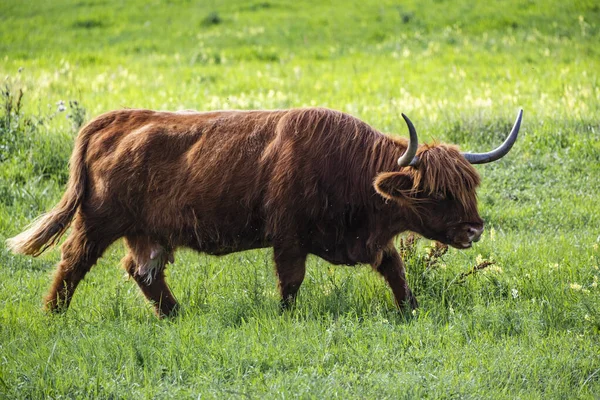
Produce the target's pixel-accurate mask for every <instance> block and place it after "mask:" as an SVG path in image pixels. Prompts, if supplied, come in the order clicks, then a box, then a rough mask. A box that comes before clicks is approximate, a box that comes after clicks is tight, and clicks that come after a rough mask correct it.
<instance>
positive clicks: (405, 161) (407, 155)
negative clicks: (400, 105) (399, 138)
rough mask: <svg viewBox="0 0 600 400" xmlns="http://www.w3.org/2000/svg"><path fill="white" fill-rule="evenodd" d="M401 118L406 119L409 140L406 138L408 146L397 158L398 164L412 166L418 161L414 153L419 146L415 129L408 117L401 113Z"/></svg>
mask: <svg viewBox="0 0 600 400" xmlns="http://www.w3.org/2000/svg"><path fill="white" fill-rule="evenodd" d="M402 118H404V121H406V125H407V126H408V134H409V140H408V146H407V147H406V151H405V152H404V154H403V155H402V156H401V157H400V158H399V159H398V165H399V166H401V167H406V166H409V165H410V166H414V165H415V164H416V163H417V161H418V158H416V157H415V154H417V148H418V147H419V139H418V138H417V130H416V129H415V127H414V125H413V124H412V122H410V119H408V117H407V116H406V115H404V114H402Z"/></svg>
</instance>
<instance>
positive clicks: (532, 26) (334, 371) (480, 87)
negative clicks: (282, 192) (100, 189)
mask: <svg viewBox="0 0 600 400" xmlns="http://www.w3.org/2000/svg"><path fill="white" fill-rule="evenodd" d="M0 78H1V79H2V82H1V91H2V97H1V99H0V102H1V105H2V107H1V110H0V240H1V243H2V244H0V273H1V276H2V278H1V279H0V398H6V399H20V398H23V399H41V398H57V399H58V398H77V399H82V398H94V399H103V398H108V399H140V398H176V399H179V398H181V399H186V398H219V399H220V398H240V399H244V398H315V399H321V398H344V399H347V398H390V399H401V398H493V399H497V398H508V399H514V398H522V399H550V398H564V399H567V398H568V399H572V398H590V399H593V398H600V288H599V287H598V284H599V279H600V270H599V265H600V248H599V247H600V200H599V199H600V5H599V4H598V2H597V1H594V0H575V1H559V0H523V1H516V0H507V1H502V2H493V1H488V2H471V1H466V0H456V1H445V0H423V1H416V0H407V1H398V0H395V1H390V0H383V1H374V0H362V1H353V0H352V1H338V0H335V1H331V2H318V1H312V2H310V1H304V0H297V1H294V2H292V1H283V0H258V1H232V0H220V1H215V0H210V1H204V2H201V1H194V0H164V1H159V0H151V1H141V0H132V1H127V2H125V1H110V0H72V1H68V0H53V1H41V0H35V1H34V0H21V1H16V0H3V1H2V2H0ZM311 105H314V106H325V107H330V108H335V109H339V110H342V111H345V112H348V113H351V114H353V115H355V116H357V117H359V118H361V119H363V120H364V121H366V122H368V123H369V124H371V125H372V126H374V127H376V128H377V129H379V130H381V131H383V132H389V133H390V134H393V135H406V127H405V125H404V122H403V121H402V119H401V118H400V113H402V112H404V113H405V114H407V115H408V116H409V117H410V118H411V119H412V121H413V122H414V124H415V126H416V128H417V130H418V132H419V137H420V139H421V140H422V141H434V140H437V141H447V142H452V143H456V144H458V145H460V146H461V148H462V149H464V150H468V151H486V150H489V149H490V148H491V147H492V146H496V145H498V144H499V143H500V142H501V141H502V140H503V138H504V137H505V135H506V134H507V133H508V130H509V129H510V127H511V126H512V123H513V121H514V118H515V116H516V114H517V111H518V109H519V108H523V109H524V119H523V125H522V128H521V134H520V138H519V140H518V141H517V143H516V145H515V147H514V148H513V150H512V151H511V153H510V154H509V155H508V156H507V157H505V158H504V159H502V160H501V161H499V162H496V163H493V164H488V165H482V166H478V167H477V169H478V171H479V172H480V174H481V176H482V181H483V184H482V186H481V188H480V190H479V204H480V212H481V215H482V217H483V218H484V219H485V221H486V231H485V233H484V235H483V239H482V241H480V242H479V243H477V244H475V246H474V247H473V248H472V249H469V250H465V251H458V250H454V249H450V250H449V251H448V252H447V253H446V254H443V255H441V256H439V255H438V254H437V253H436V251H435V247H434V243H432V242H430V241H427V240H425V239H420V240H417V241H416V242H415V243H409V244H408V245H407V237H406V236H402V237H401V238H399V239H398V246H399V247H400V248H401V249H402V252H403V253H404V255H405V261H406V263H407V268H408V279H409V282H410V285H411V287H412V289H413V291H414V292H415V294H416V296H417V298H418V300H419V302H420V306H421V307H420V309H419V310H418V311H417V312H415V313H413V314H402V313H400V312H398V311H397V309H396V308H395V306H394V303H393V299H392V296H391V292H390V290H389V289H388V287H387V285H386V284H385V282H384V281H383V279H381V278H380V277H379V276H378V275H377V274H376V273H374V272H373V271H372V270H371V269H370V267H368V266H359V267H334V266H331V265H329V264H328V263H326V262H324V261H323V260H320V259H318V258H316V257H312V258H309V262H308V268H307V276H306V279H305V281H304V284H303V286H302V288H301V289H300V294H299V298H298V303H297V307H296V308H295V309H294V310H293V311H291V312H286V313H283V314H282V313H280V311H279V297H278V294H277V288H276V280H275V276H274V272H273V264H272V261H271V257H272V252H271V251H270V250H260V251H251V252H244V253H238V254H233V255H230V256H226V257H219V258H217V257H211V256H206V255H203V254H197V253H193V252H190V251H179V252H178V253H177V254H176V262H175V265H173V266H170V267H169V269H168V270H167V277H168V281H169V282H170V285H171V288H172V289H173V291H174V294H175V296H176V297H177V298H178V300H179V301H180V303H181V306H182V312H181V314H180V315H179V316H178V317H176V318H173V319H169V320H158V319H156V318H155V317H154V315H153V313H152V309H151V306H150V305H149V304H148V303H146V302H145V300H144V298H143V296H142V295H141V293H140V291H139V290H138V288H137V286H136V285H135V284H134V283H133V282H132V281H129V280H128V279H127V277H126V274H125V271H124V270H122V269H120V267H119V260H120V259H121V257H123V255H124V254H125V252H124V247H123V245H122V244H121V243H120V242H118V243H116V244H115V245H113V246H112V247H111V248H110V249H109V251H107V253H106V254H105V256H104V257H103V258H102V259H101V261H100V262H99V264H98V265H96V266H95V267H94V268H93V269H92V271H91V272H90V273H89V274H88V275H87V277H86V279H85V280H84V281H83V282H82V283H81V285H80V286H79V288H78V290H77V292H76V294H75V297H74V299H73V302H72V304H71V307H70V309H69V310H68V312H67V313H66V314H64V315H58V316H55V315H52V316H50V315H46V314H45V313H44V312H43V310H42V296H43V295H45V292H46V290H47V289H48V287H49V285H50V280H51V274H52V271H53V268H54V265H55V263H56V262H57V261H58V260H59V257H60V254H59V251H58V249H52V250H50V251H47V252H46V253H44V254H43V255H42V256H40V257H39V258H37V259H32V258H28V257H21V256H15V255H12V254H11V253H9V252H8V250H7V249H6V247H5V245H4V240H5V239H6V238H8V237H11V236H13V235H15V234H16V233H18V232H20V231H21V230H22V229H23V228H24V227H25V226H26V225H27V224H28V223H29V222H31V220H32V219H33V218H35V217H36V216H38V215H39V214H41V213H42V212H44V211H45V210H48V209H50V208H51V207H52V206H53V205H54V204H55V203H56V202H57V201H58V199H59V198H60V196H61V194H62V191H63V187H64V185H65V183H66V180H67V178H68V175H67V162H68V157H69V154H70V152H71V149H72V145H73V139H74V137H75V135H76V133H77V129H78V127H79V126H80V125H81V124H82V123H83V122H85V121H88V120H89V119H91V118H92V117H94V116H96V115H98V114H100V113H102V112H104V111H108V110H111V109H117V108H122V107H132V108H154V109H169V110H178V109H197V110H213V109H230V108H239V109H255V108H260V109H272V108H288V107H300V106H311ZM249 168H252V166H249ZM408 242H410V240H409V241H408ZM490 263H491V264H490ZM488 264H490V265H488ZM482 265H483V266H485V265H488V266H487V267H485V268H481V269H477V266H480V267H481V266H482Z"/></svg>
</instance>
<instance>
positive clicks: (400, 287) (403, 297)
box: [373, 244, 419, 310]
mask: <svg viewBox="0 0 600 400" xmlns="http://www.w3.org/2000/svg"><path fill="white" fill-rule="evenodd" d="M373 268H375V269H376V270H377V272H379V273H380V274H381V275H383V277H384V278H385V280H386V281H387V283H388V285H390V288H391V289H392V293H394V298H395V299H396V304H397V305H398V307H400V308H403V307H405V306H406V305H408V306H410V308H411V309H413V310H414V309H415V308H417V307H418V306H419V304H418V303H417V299H416V298H415V296H413V294H412V292H411V291H410V289H409V288H408V283H407V282H406V275H405V272H404V262H403V261H402V258H400V254H398V251H397V250H396V248H395V247H394V246H393V244H390V245H389V246H388V247H387V248H386V249H385V250H384V251H383V256H382V258H381V262H380V263H379V264H373Z"/></svg>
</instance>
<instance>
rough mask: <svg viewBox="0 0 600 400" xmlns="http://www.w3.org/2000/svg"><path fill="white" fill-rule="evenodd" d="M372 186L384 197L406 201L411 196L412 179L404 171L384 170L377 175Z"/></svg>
mask: <svg viewBox="0 0 600 400" xmlns="http://www.w3.org/2000/svg"><path fill="white" fill-rule="evenodd" d="M374 186H375V190H376V191H377V193H379V194H380V195H381V196H383V197H384V198H386V199H389V200H396V201H407V200H410V198H411V192H412V188H413V179H412V177H411V176H410V175H409V174H407V173H406V172H384V173H381V174H379V175H377V177H376V178H375V183H374Z"/></svg>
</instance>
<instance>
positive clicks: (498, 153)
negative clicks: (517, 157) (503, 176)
mask: <svg viewBox="0 0 600 400" xmlns="http://www.w3.org/2000/svg"><path fill="white" fill-rule="evenodd" d="M522 117H523V109H521V110H520V111H519V115H517V120H516V121H515V124H514V126H513V127H512V130H511V131H510V134H509V135H508V137H507V138H506V140H505V141H504V143H502V144H501V145H500V147H498V148H497V149H495V150H492V151H490V152H487V153H462V155H463V156H464V157H465V158H466V159H467V161H468V162H470V163H471V164H485V163H489V162H492V161H496V160H498V159H500V158H502V157H504V156H505V155H506V154H507V153H508V152H509V151H510V149H511V148H512V146H513V144H515V141H516V140H517V135H518V134H519V128H520V127H521V118H522Z"/></svg>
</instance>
